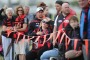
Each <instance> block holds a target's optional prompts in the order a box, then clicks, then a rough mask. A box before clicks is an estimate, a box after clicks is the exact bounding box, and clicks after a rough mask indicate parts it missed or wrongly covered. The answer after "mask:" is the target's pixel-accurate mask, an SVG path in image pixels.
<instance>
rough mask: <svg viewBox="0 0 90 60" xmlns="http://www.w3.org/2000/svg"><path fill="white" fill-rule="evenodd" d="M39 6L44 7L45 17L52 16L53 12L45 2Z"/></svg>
mask: <svg viewBox="0 0 90 60" xmlns="http://www.w3.org/2000/svg"><path fill="white" fill-rule="evenodd" d="M37 7H42V8H43V10H44V14H43V17H44V18H45V17H48V18H50V19H51V18H52V16H51V14H50V13H49V12H48V10H49V8H48V6H47V5H46V4H45V3H44V2H40V3H39V4H38V6H37Z"/></svg>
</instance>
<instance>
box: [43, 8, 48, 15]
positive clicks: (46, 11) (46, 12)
mask: <svg viewBox="0 0 90 60" xmlns="http://www.w3.org/2000/svg"><path fill="white" fill-rule="evenodd" d="M44 14H45V15H47V14H48V7H46V8H45V10H44Z"/></svg>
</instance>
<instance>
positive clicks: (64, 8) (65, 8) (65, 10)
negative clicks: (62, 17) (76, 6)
mask: <svg viewBox="0 0 90 60" xmlns="http://www.w3.org/2000/svg"><path fill="white" fill-rule="evenodd" d="M62 12H63V13H65V14H66V15H67V14H69V13H70V7H69V4H68V3H63V5H62Z"/></svg>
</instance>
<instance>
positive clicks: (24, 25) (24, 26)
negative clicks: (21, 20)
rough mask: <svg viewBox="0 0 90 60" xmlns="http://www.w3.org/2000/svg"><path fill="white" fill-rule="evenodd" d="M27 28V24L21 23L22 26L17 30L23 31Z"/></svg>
mask: <svg viewBox="0 0 90 60" xmlns="http://www.w3.org/2000/svg"><path fill="white" fill-rule="evenodd" d="M26 28H27V24H23V28H19V29H17V31H25V30H26Z"/></svg>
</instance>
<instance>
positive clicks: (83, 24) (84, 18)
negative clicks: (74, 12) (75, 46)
mask: <svg viewBox="0 0 90 60" xmlns="http://www.w3.org/2000/svg"><path fill="white" fill-rule="evenodd" d="M77 1H78V3H79V5H80V7H81V8H82V11H81V16H80V37H81V39H90V18H89V17H90V11H89V10H90V9H89V4H88V3H89V0H77ZM88 43H89V47H88V51H89V52H88V55H86V46H85V45H84V44H83V46H82V49H83V55H84V60H90V41H88Z"/></svg>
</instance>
